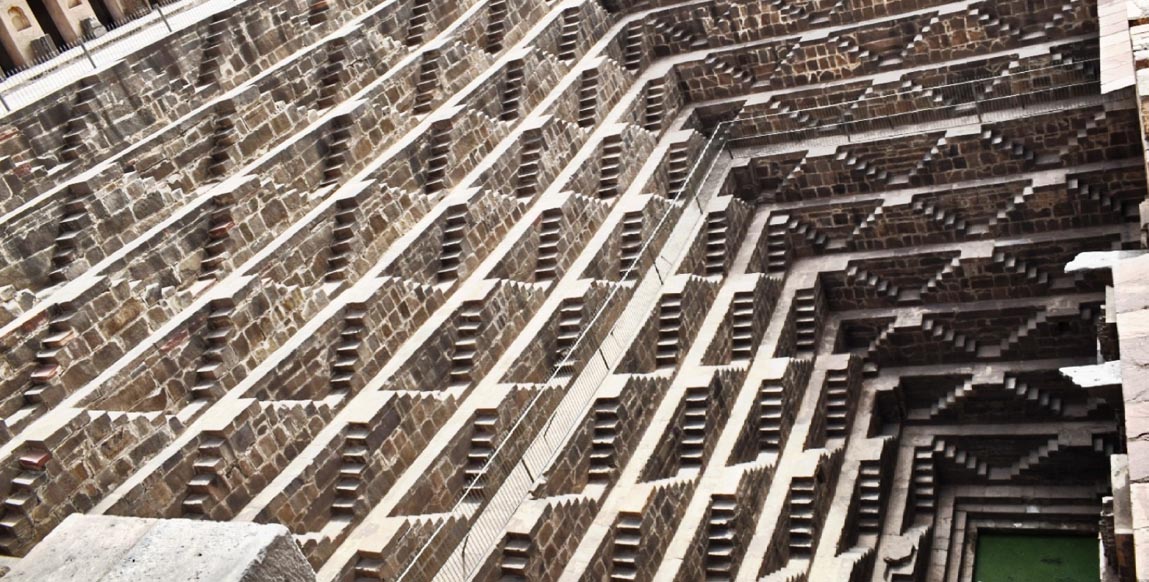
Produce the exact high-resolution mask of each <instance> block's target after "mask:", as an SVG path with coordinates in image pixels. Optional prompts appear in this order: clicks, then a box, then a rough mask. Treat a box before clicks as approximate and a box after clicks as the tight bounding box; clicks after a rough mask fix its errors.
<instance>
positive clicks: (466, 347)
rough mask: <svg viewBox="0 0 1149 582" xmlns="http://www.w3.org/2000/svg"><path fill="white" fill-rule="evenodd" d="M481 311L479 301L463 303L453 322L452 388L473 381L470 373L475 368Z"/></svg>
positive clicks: (481, 306)
mask: <svg viewBox="0 0 1149 582" xmlns="http://www.w3.org/2000/svg"><path fill="white" fill-rule="evenodd" d="M482 309H483V304H482V302H480V301H464V302H463V305H462V306H461V307H460V308H459V315H458V317H457V319H456V322H455V347H454V349H453V350H452V352H451V370H450V378H451V385H452V386H467V385H470V383H471V382H472V381H474V378H473V377H472V374H471V371H472V369H474V367H475V356H476V354H477V352H478V339H479V334H480V330H481V328H482V324H483V320H482Z"/></svg>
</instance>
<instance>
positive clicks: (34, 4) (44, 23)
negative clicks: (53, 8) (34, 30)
mask: <svg viewBox="0 0 1149 582" xmlns="http://www.w3.org/2000/svg"><path fill="white" fill-rule="evenodd" d="M28 6H29V7H30V8H31V9H32V15H33V16H35V17H36V22H39V23H40V28H42V29H44V32H45V33H47V34H48V36H49V37H51V38H52V42H53V43H54V44H55V45H56V48H59V49H63V48H66V47H67V46H68V44H67V43H65V42H64V36H63V35H62V34H60V29H58V28H56V23H55V22H53V21H52V15H51V14H48V7H47V6H44V2H42V1H41V0H32V1H31V2H29V3H28Z"/></svg>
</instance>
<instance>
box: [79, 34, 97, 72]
mask: <svg viewBox="0 0 1149 582" xmlns="http://www.w3.org/2000/svg"><path fill="white" fill-rule="evenodd" d="M80 49H81V50H83V51H84V56H85V57H88V64H90V65H92V68H93V69H95V68H96V61H95V59H93V58H92V53H90V52H88V43H86V42H84V39H80Z"/></svg>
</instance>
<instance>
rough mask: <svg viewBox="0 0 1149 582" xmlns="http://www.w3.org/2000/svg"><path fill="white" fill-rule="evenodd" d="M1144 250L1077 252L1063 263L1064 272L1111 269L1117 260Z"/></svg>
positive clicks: (1130, 256) (1136, 254)
mask: <svg viewBox="0 0 1149 582" xmlns="http://www.w3.org/2000/svg"><path fill="white" fill-rule="evenodd" d="M1145 252H1146V251H1143V250H1134V251H1088V252H1084V253H1078V254H1077V256H1076V257H1073V260H1072V261H1069V262H1068V263H1066V265H1065V272H1066V273H1075V272H1078V271H1093V270H1095V269H1112V268H1113V266H1114V265H1116V264H1117V263H1118V261H1120V260H1122V259H1131V258H1133V257H1137V256H1140V255H1143V254H1145Z"/></svg>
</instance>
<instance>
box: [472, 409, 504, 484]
mask: <svg viewBox="0 0 1149 582" xmlns="http://www.w3.org/2000/svg"><path fill="white" fill-rule="evenodd" d="M498 420H499V417H498V413H497V412H496V411H494V410H478V411H475V418H474V421H473V422H472V432H471V443H470V449H468V451H467V464H466V466H464V468H463V487H465V488H466V491H465V494H464V499H466V500H469V501H475V502H478V501H482V500H483V498H484V496H485V489H486V487H487V479H486V476H487V461H489V460H490V458H491V455H493V454H494V453H495V446H496V442H495V439H496V434H495V427H496V425H497V424H498Z"/></svg>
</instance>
